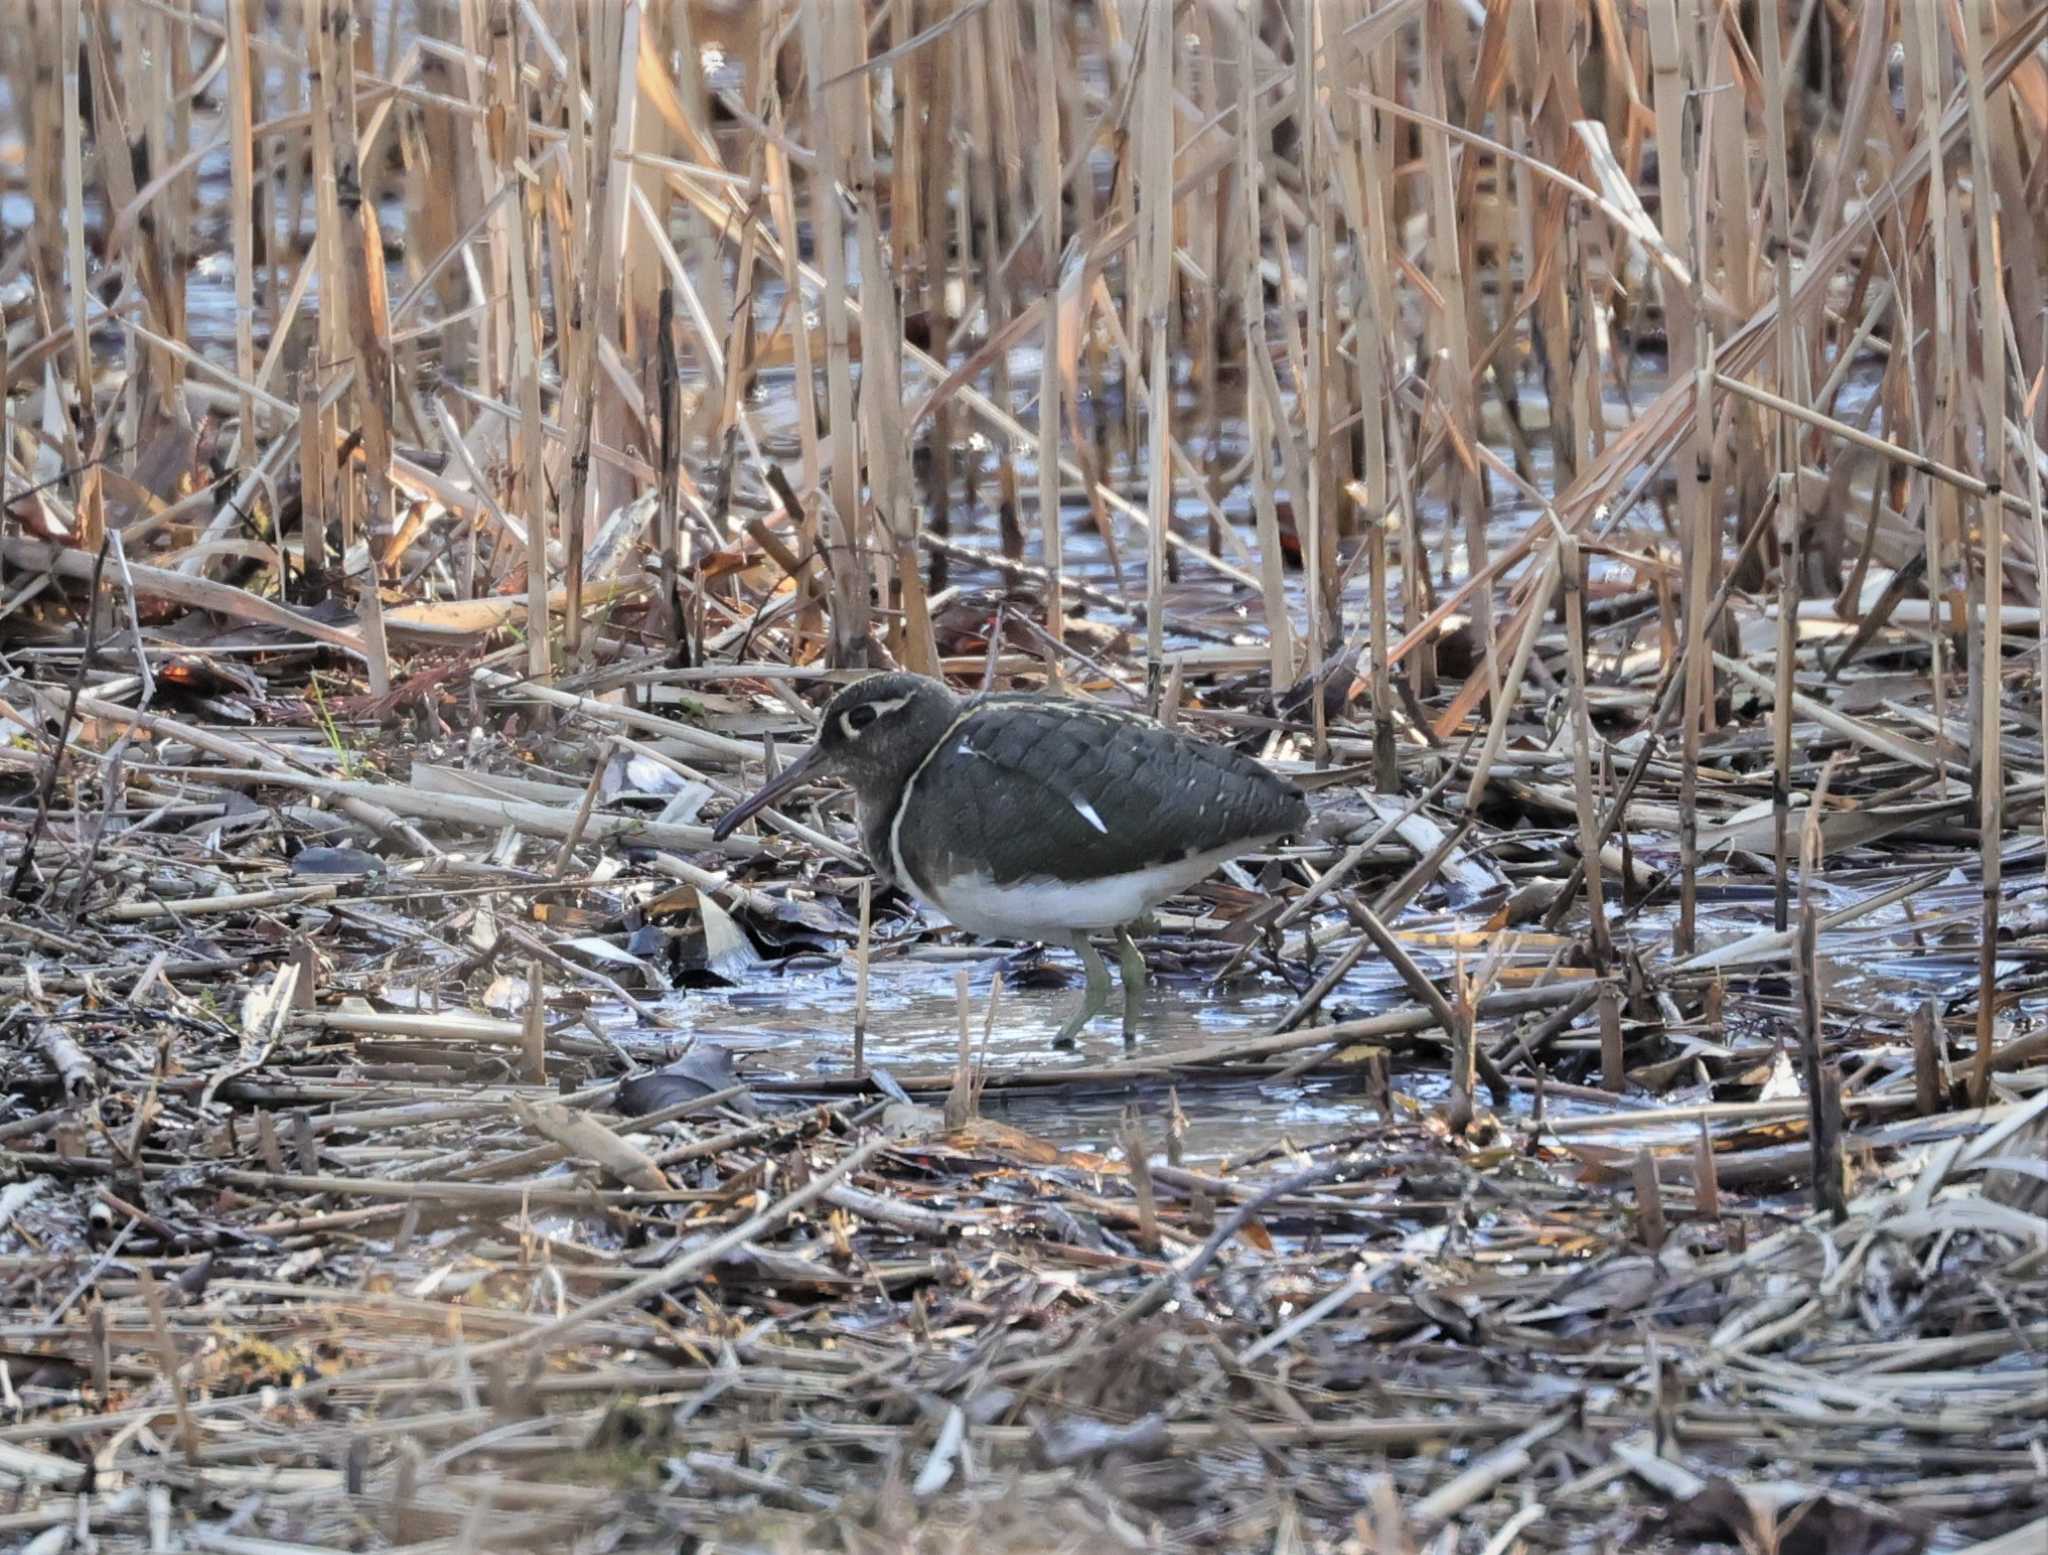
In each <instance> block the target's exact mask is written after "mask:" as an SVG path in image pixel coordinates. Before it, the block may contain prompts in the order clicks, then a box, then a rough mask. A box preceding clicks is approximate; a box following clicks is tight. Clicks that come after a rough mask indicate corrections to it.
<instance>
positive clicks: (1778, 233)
mask: <svg viewBox="0 0 2048 1555" xmlns="http://www.w3.org/2000/svg"><path fill="white" fill-rule="evenodd" d="M1759 14H1760V18H1761V22H1762V28H1761V32H1762V36H1761V37H1760V39H1759V40H1758V47H1759V49H1760V50H1761V52H1762V56H1763V82H1764V141H1765V158H1766V162H1767V166H1768V176H1767V180H1766V182H1767V192H1768V196H1769V200H1770V208H1771V245H1770V246H1771V249H1772V256H1771V268H1772V277H1773V281H1774V283H1775V289H1776V293H1777V300H1778V319H1777V329H1776V332H1775V333H1776V336H1777V347H1778V349H1777V387H1778V392H1779V393H1780V394H1782V395H1784V396H1786V397H1787V398H1788V399H1790V398H1797V397H1799V386H1798V385H1797V384H1796V383H1795V380H1794V373H1795V371H1796V370H1797V364H1800V363H1802V362H1803V360H1804V358H1803V357H1802V356H1800V355H1799V354H1798V353H1797V338H1796V334H1795V328H1794V320H1793V314H1792V210H1791V204H1792V195H1791V171H1790V162H1791V159H1790V155H1789V153H1788V151H1787V147H1786V126H1785V119H1786V112H1787V110H1786V106H1785V82H1784V55H1783V50H1784V45H1783V41H1782V39H1781V38H1780V36H1779V33H1780V27H1779V16H1778V7H1777V6H1776V5H1764V6H1762V7H1760V8H1759ZM1731 117H1732V116H1731ZM1772 429H1773V431H1774V433H1775V434H1776V435H1775V436H1774V437H1773V439H1772V448H1773V450H1774V452H1775V455H1776V458H1775V466H1776V486H1775V490H1774V500H1775V501H1776V503H1777V541H1778V691H1777V702H1776V706H1775V707H1774V709H1773V711H1772V731H1771V734H1772V737H1771V814H1772V826H1773V831H1774V837H1773V843H1772V851H1773V859H1774V862H1775V864H1776V869H1777V882H1776V896H1775V902H1774V915H1773V924H1774V926H1775V927H1776V928H1777V929H1778V931H1779V932H1780V933H1782V932H1784V930H1785V928H1786V927H1787V925H1788V924H1789V923H1790V921H1791V902H1792V889H1791V871H1790V848H1791V813H1792V719H1793V712H1792V680H1793V671H1794V670H1795V669H1796V668H1797V666H1798V644H1799V637H1798V632H1799V622H1798V604H1799V595H1800V586H1799V585H1800V578H1799V545H1800V532H1801V527H1802V519H1803V517H1804V515H1803V513H1802V510H1801V504H1800V498H1799V442H1798V438H1797V436H1796V435H1795V433H1794V430H1793V426H1792V423H1791V422H1790V421H1789V420H1787V419H1786V418H1784V417H1782V416H1779V417H1775V418H1773V423H1772ZM1758 521H1759V522H1761V517H1759V520H1758Z"/></svg>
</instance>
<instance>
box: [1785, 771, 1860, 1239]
mask: <svg viewBox="0 0 2048 1555" xmlns="http://www.w3.org/2000/svg"><path fill="white" fill-rule="evenodd" d="M1841 760H1842V755H1841V753H1840V752H1839V751H1838V752H1836V753H1835V754H1833V755H1831V756H1830V757H1828V761H1827V765H1826V766H1824V767H1823V768H1821V774H1820V781H1819V782H1818V783H1817V784H1815V785H1814V791H1813V803H1812V805H1811V806H1810V807H1809V808H1808V809H1807V812H1806V824H1805V826H1804V827H1803V828H1802V830H1801V835H1800V850H1799V863H1800V868H1799V934H1798V941H1797V947H1796V953H1795V957H1794V961H1793V975H1794V978H1795V980H1796V982H1797V985H1798V989H1799V1015H1800V1020H1799V1037H1800V1051H1801V1053H1802V1055H1803V1057H1804V1059H1805V1066H1804V1067H1805V1075H1804V1079H1805V1083H1806V1096H1807V1133H1808V1141H1809V1144H1810V1146H1811V1149H1812V1156H1813V1200H1814V1207H1815V1208H1816V1209H1818V1210H1821V1211H1823V1212H1824V1213H1826V1214H1827V1215H1829V1216H1830V1217H1831V1218H1832V1219H1833V1220H1834V1221H1835V1223H1836V1224H1838V1225H1839V1224H1840V1223H1841V1222H1842V1221H1843V1220H1845V1219H1846V1218H1847V1217H1848V1198H1847V1193H1846V1189H1845V1185H1844V1182H1843V1163H1842V1141H1841V1116H1842V1106H1841V1075H1840V1072H1839V1071H1838V1070H1836V1069H1835V1068H1834V1066H1833V1065H1831V1064H1829V1063H1827V1062H1826V1058H1825V1049H1824V1042H1825V1033H1824V1030H1823V1027H1822V1011H1821V997H1820V967H1819V964H1818V946H1819V916H1820V913H1819V908H1818V906H1817V905H1816V903H1815V901H1814V880H1815V876H1816V875H1817V874H1818V873H1819V871H1820V860H1821V852H1822V849H1821V830H1820V822H1821V816H1822V814H1823V813H1824V811H1825V810H1826V807H1827V796H1828V789H1829V787H1830V786H1831V785H1832V784H1833V782H1834V776H1835V769H1836V767H1837V766H1838V765H1839V764H1840V762H1841Z"/></svg>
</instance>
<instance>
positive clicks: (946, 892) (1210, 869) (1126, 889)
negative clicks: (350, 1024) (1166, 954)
mask: <svg viewBox="0 0 2048 1555" xmlns="http://www.w3.org/2000/svg"><path fill="white" fill-rule="evenodd" d="M1253 846H1255V844H1253V843H1250V842H1245V843H1240V844H1238V845H1237V846H1236V847H1233V848H1229V849H1227V850H1224V851H1222V852H1217V853H1207V854H1198V855H1197V856H1196V857H1194V858H1191V859H1183V860H1181V861H1180V862H1179V863H1176V864H1155V865H1154V866H1152V867H1151V868H1150V869H1140V870H1133V871H1132V872H1131V873H1129V874H1123V875H1104V876H1103V877H1101V878H1100V879H1098V880H1079V881H1073V880H1018V881H1013V882H1011V883H1010V884H1009V885H997V884H996V883H995V882H994V881H992V880H990V879H989V878H988V877H987V876H986V875H960V876H955V877H954V878H953V879H951V880H948V881H945V882H943V883H939V884H935V885H934V886H933V888H932V889H931V890H930V891H925V890H923V889H919V891H918V894H919V895H920V896H922V897H924V898H925V900H926V901H928V902H930V903H931V905H932V906H934V907H936V908H938V910H939V911H940V912H942V913H944V914H945V915H946V917H947V918H948V919H949V920H950V921H952V922H953V923H956V924H958V925H959V926H960V927H961V928H963V929H966V930H967V931H968V932H969V933H972V934H980V935H984V936H986V937H987V938H989V939H1016V940H1063V939H1065V938H1066V937H1067V936H1068V935H1069V934H1071V933H1073V932H1074V931H1076V930H1093V929H1114V928H1119V927H1121V926H1122V925H1124V924H1126V923H1131V922H1133V921H1135V920H1136V919H1139V918H1142V917H1144V916H1145V914H1146V913H1148V912H1150V911H1151V910H1152V908H1154V907H1156V906H1157V905H1158V904H1159V903H1161V902H1163V901H1165V900H1166V899H1167V898H1168V897H1169V896H1173V895H1175V894H1176V893H1178V892H1181V891H1185V890H1186V889H1187V888H1188V887H1189V886H1191V885H1193V884H1194V883H1195V882H1196V881H1198V880H1203V879H1206V878H1207V877H1208V876H1209V875H1211V874H1213V873H1214V872H1215V869H1216V866H1217V865H1219V864H1221V863H1222V862H1223V861H1224V860H1225V859H1228V858H1231V857H1233V856H1234V855H1236V854H1238V853H1242V852H1244V851H1245V850H1246V849H1248V848H1251V847H1253Z"/></svg>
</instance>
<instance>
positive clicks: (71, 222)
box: [57, 0, 106, 609]
mask: <svg viewBox="0 0 2048 1555" xmlns="http://www.w3.org/2000/svg"><path fill="white" fill-rule="evenodd" d="M59 15H60V22H59V29H58V34H57V67H58V72H59V74H58V75H57V79H58V80H61V81H62V82H63V98H64V102H63V115H64V116H63V141H62V145H63V148H64V151H63V168H64V172H63V189H64V195H63V199H64V228H63V230H64V238H65V244H64V269H65V274H66V275H67V276H68V277H69V280H70V291H71V371H72V391H73V393H74V394H75V396H76V400H75V403H74V407H73V416H74V417H75V418H76V422H77V432H76V435H75V437H68V446H67V449H66V456H67V462H68V463H69V464H70V466H71V468H72V469H74V470H75V471H77V486H76V492H77V495H76V497H75V498H74V501H73V507H74V510H75V512H76V514H77V518H78V528H77V532H76V534H75V535H74V537H73V538H74V540H75V541H76V543H77V545H78V547H79V549H80V550H84V551H97V550H98V549H99V544H100V539H101V537H102V535H103V534H104V533H105V529H106V515H105V510H104V506H103V502H102V498H101V479H100V470H99V466H98V465H97V464H96V463H92V462H89V461H88V458H87V454H88V452H89V451H90V450H91V448H92V446H93V444H94V442H95V440H96V439H95V431H96V428H97V424H98V410H97V407H96V405H95V398H96V396H95V394H94V385H93V371H92V333H91V330H90V328H89V326H88V322H87V321H88V320H89V319H90V317H91V314H92V287H91V279H90V276H89V274H88V272H87V270H86V266H85V151H84V145H85V121H84V115H83V113H82V112H81V108H80V103H79V96H80V93H82V92H83V91H84V90H85V76H84V73H83V72H82V71H81V70H80V68H79V53H78V46H79V40H80V36H81V33H80V16H79V0H60V12H59ZM64 425H65V428H66V431H67V435H68V434H69V432H70V428H71V425H72V418H69V417H67V418H65V421H64ZM94 608H95V609H97V608H98V607H97V604H96V603H95V606H94Z"/></svg>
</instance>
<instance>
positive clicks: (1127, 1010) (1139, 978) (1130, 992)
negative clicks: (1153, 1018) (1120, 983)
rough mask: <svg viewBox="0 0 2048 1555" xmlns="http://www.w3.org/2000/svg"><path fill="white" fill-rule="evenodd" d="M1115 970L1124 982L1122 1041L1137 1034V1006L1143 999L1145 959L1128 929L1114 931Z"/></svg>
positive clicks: (1128, 1039)
mask: <svg viewBox="0 0 2048 1555" xmlns="http://www.w3.org/2000/svg"><path fill="white" fill-rule="evenodd" d="M1116 969H1117V971H1118V972H1119V973H1120V974H1121V975H1122V977H1123V980H1124V1040H1125V1041H1126V1042H1128V1041H1130V1040H1131V1039H1132V1038H1133V1037H1135V1036H1136V1035H1137V1034H1138V1006H1139V1005H1140V1004H1141V1003H1143V1002H1144V998H1145V958H1144V956H1143V955H1141V954H1139V951H1138V942H1137V941H1136V940H1134V939H1132V938H1131V931H1130V929H1129V928H1121V929H1118V930H1117V931H1116Z"/></svg>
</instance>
